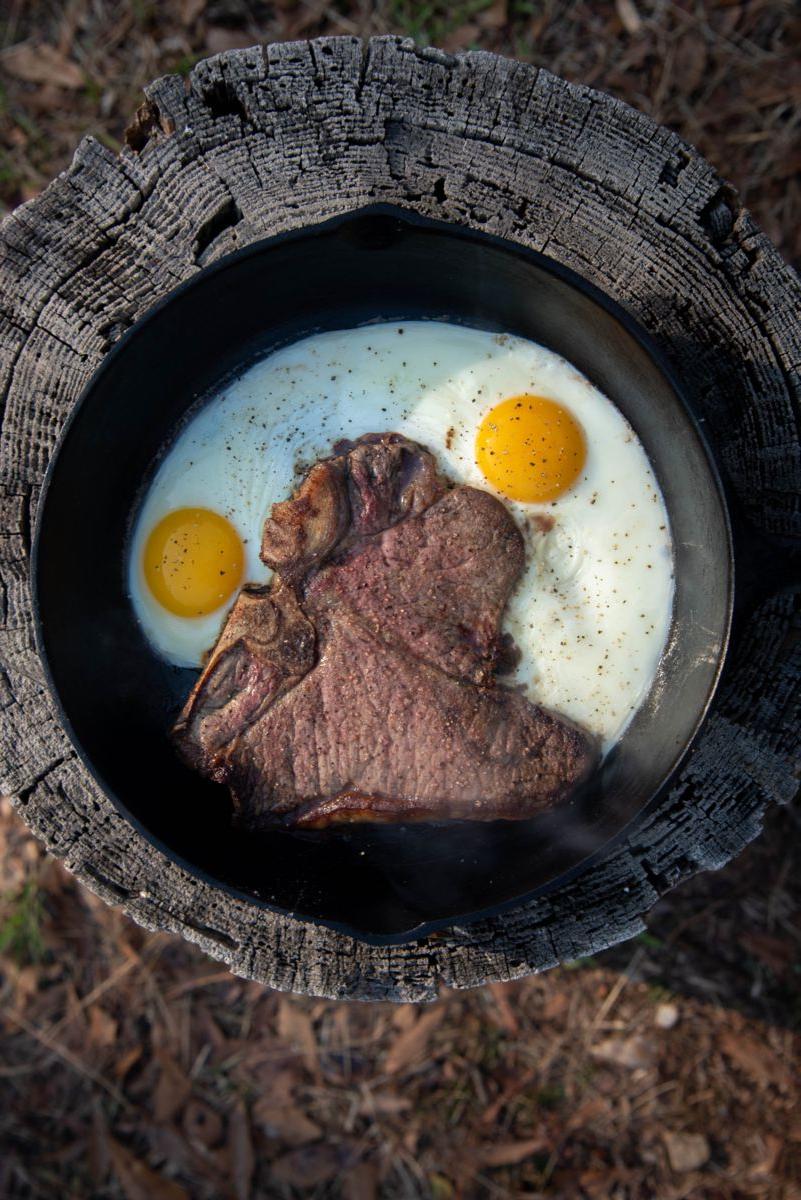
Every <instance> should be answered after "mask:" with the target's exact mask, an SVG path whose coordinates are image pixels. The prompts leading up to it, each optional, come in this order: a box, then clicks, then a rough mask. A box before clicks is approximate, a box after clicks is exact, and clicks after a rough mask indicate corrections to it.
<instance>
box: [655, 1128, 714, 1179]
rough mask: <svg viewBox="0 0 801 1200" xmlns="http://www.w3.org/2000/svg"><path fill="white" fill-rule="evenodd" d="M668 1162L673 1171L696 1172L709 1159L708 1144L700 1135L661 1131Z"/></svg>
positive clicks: (667, 1130) (668, 1130)
mask: <svg viewBox="0 0 801 1200" xmlns="http://www.w3.org/2000/svg"><path fill="white" fill-rule="evenodd" d="M662 1140H663V1142H664V1143H665V1149H666V1150H667V1156H668V1160H669V1161H670V1165H671V1167H672V1168H673V1170H674V1171H697V1170H698V1168H699V1167H702V1166H703V1165H704V1163H705V1162H707V1160H708V1159H709V1142H708V1141H707V1140H706V1138H705V1137H704V1135H703V1134H702V1133H674V1132H672V1131H671V1130H670V1129H663V1130H662Z"/></svg>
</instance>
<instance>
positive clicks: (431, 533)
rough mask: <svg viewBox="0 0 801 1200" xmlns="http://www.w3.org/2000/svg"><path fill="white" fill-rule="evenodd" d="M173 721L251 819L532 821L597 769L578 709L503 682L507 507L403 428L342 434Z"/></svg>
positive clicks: (182, 744)
mask: <svg viewBox="0 0 801 1200" xmlns="http://www.w3.org/2000/svg"><path fill="white" fill-rule="evenodd" d="M262 558H263V559H264V561H265V562H266V563H268V564H269V565H270V566H272V567H273V569H274V570H275V572H276V574H275V578H274V581H273V584H272V586H271V587H265V588H244V589H243V591H242V593H241V594H240V596H239V599H238V600H237V602H236V604H235V605H234V607H233V609H232V610H231V613H230V614H229V617H228V620H227V622H226V624H225V627H224V629H223V631H222V634H221V635H220V638H219V640H218V642H217V645H216V646H215V648H214V650H213V651H212V654H211V656H210V659H209V662H208V664H207V666H206V668H205V670H204V671H203V673H202V675H201V677H200V679H199V680H198V683H197V685H196V687H195V688H194V690H193V692H192V694H191V696H190V697H189V699H188V701H187V703H186V706H185V708H184V711H183V712H182V714H181V717H180V719H179V721H178V723H177V725H176V727H175V731H174V732H175V738H176V742H177V744H178V746H179V748H180V750H181V752H182V754H183V755H184V757H185V758H186V759H187V761H188V762H190V763H191V764H192V765H193V766H194V767H196V768H197V769H198V770H199V771H201V772H202V773H203V774H205V775H208V776H210V777H211V778H213V779H216V780H218V781H219V782H223V783H226V784H227V785H228V786H229V788H230V789H231V793H232V796H233V799H234V803H235V809H236V814H237V819H238V821H239V823H240V824H241V825H243V826H245V827H247V828H262V827H265V826H267V825H271V824H275V823H277V822H280V823H284V824H287V825H293V826H297V827H307V828H317V827H321V826H324V825H328V824H331V823H333V822H342V821H355V820H373V821H376V820H377V821H402V820H423V819H428V820H431V819H439V820H442V819H448V818H450V819H453V818H458V819H467V820H492V819H497V818H521V817H528V816H532V815H534V814H535V813H537V812H539V811H541V810H542V809H543V808H546V807H549V806H551V805H552V804H554V803H556V802H557V801H558V800H560V799H562V798H563V797H565V796H566V795H567V794H568V793H569V792H570V790H571V789H572V788H573V787H574V786H575V785H576V784H577V783H578V782H580V781H581V780H582V779H583V778H584V777H585V776H586V775H587V773H588V772H589V770H590V768H591V766H592V764H593V762H594V759H595V747H594V744H593V743H592V741H591V739H590V738H589V737H588V736H587V735H586V734H585V733H584V732H583V731H581V730H580V729H578V728H577V727H576V726H575V725H573V724H572V723H571V722H569V721H567V720H565V719H564V718H561V717H558V716H557V715H555V714H554V713H551V712H548V711H547V710H545V709H543V708H540V707H538V706H537V705H534V704H531V703H529V702H528V701H527V700H526V699H525V698H524V697H523V696H522V694H521V693H520V692H517V691H513V690H511V689H510V688H507V687H504V686H503V685H501V684H498V683H497V682H496V681H495V676H496V672H497V671H498V669H499V664H500V663H501V662H502V661H503V659H504V658H505V657H506V656H507V653H508V647H507V646H505V644H504V641H503V639H502V638H501V636H500V634H499V629H500V623H501V619H502V616H503V612H504V609H505V607H506V603H507V601H508V598H509V595H510V593H511V591H512V588H513V587H514V585H515V582H516V581H517V578H518V576H519V574H520V571H521V569H522V566H523V543H522V539H521V536H520V533H519V531H518V529H517V527H516V525H515V523H514V521H513V520H512V518H511V516H510V515H509V513H508V511H507V510H506V508H505V507H504V505H503V504H501V503H500V501H498V500H496V499H495V498H494V497H492V496H490V495H489V493H487V492H482V491H478V490H476V489H475V488H469V487H457V488H454V489H453V490H451V491H448V490H446V488H445V485H444V483H443V481H442V479H441V478H440V477H439V476H438V474H437V471H436V467H435V464H434V460H433V458H432V456H431V455H430V454H429V453H428V452H427V451H426V450H424V449H423V448H422V447H420V446H417V445H415V444H414V443H412V442H409V441H407V440H406V439H405V438H402V437H400V436H399V435H397V434H370V435H367V436H366V437H363V438H360V439H359V440H358V441H356V442H343V443H339V444H338V445H337V446H336V447H335V454H334V456H333V457H332V458H330V459H327V460H324V461H322V462H319V463H317V464H316V465H315V466H314V467H312V469H311V470H310V471H309V473H308V475H307V476H306V479H305V480H304V482H303V483H302V484H301V486H300V488H299V489H298V491H297V492H296V494H295V496H294V497H293V499H291V500H288V501H286V502H284V503H282V504H276V505H275V506H274V508H273V513H272V516H271V518H270V519H269V520H268V521H267V522H266V523H265V528H264V537H263V541H262Z"/></svg>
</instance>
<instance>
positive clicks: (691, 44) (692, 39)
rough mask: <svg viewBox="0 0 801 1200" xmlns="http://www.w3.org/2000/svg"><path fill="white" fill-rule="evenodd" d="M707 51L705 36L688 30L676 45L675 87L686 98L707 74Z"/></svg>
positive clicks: (674, 62)
mask: <svg viewBox="0 0 801 1200" xmlns="http://www.w3.org/2000/svg"><path fill="white" fill-rule="evenodd" d="M706 63H707V50H706V42H705V41H704V37H703V34H701V33H699V32H698V31H697V30H693V29H688V30H687V32H686V33H684V34H682V36H681V37H680V38H679V40H678V42H677V43H676V53H675V57H674V59H673V73H674V86H675V87H676V88H677V89H678V90H679V91H680V92H682V93H683V94H684V95H685V96H689V95H691V94H692V93H693V92H694V91H695V90H696V89H697V88H698V87H699V85H700V84H701V83H702V82H703V80H704V76H705V74H706Z"/></svg>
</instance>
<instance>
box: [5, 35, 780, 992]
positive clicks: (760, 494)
mask: <svg viewBox="0 0 801 1200" xmlns="http://www.w3.org/2000/svg"><path fill="white" fill-rule="evenodd" d="M380 201H389V202H394V203H397V204H401V205H404V206H406V207H408V208H410V209H413V210H415V211H417V212H420V213H423V214H427V215H432V216H438V217H441V218H445V219H448V220H452V221H456V222H460V223H462V224H464V225H468V226H472V227H475V228H478V229H483V230H489V231H491V232H494V233H497V234H500V235H502V236H504V237H507V238H510V239H513V240H515V241H518V242H520V243H521V244H523V245H526V246H530V247H533V248H534V249H536V250H539V251H542V252H544V253H546V254H548V255H549V256H551V257H552V258H554V259H556V260H558V261H559V262H561V263H564V264H565V265H566V266H568V267H572V268H573V269H574V270H576V271H578V272H580V273H581V274H582V275H584V276H585V277H586V278H588V279H590V280H591V281H592V282H594V283H595V284H597V285H598V286H599V287H601V288H602V289H604V290H605V291H606V292H607V293H609V294H610V295H611V296H613V297H614V298H615V299H616V300H618V301H619V302H620V303H622V304H623V305H624V306H625V307H626V308H627V309H628V310H629V311H630V312H631V313H632V314H633V315H634V316H635V317H636V318H638V319H639V320H640V321H641V322H642V324H643V325H644V326H645V327H646V328H647V329H648V330H649V331H650V332H651V333H652V335H653V336H654V337H655V338H656V339H657V341H658V342H659V343H660V344H661V346H662V348H663V349H664V351H665V352H666V354H667V356H668V358H669V359H670V360H671V362H672V364H673V367H674V369H675V371H676V373H677V374H678V376H679V378H680V379H681V381H682V382H683V384H684V387H685V389H686V390H687V391H688V393H690V394H691V395H692V396H693V398H694V400H695V402H696V404H697V406H699V408H700V410H701V411H702V412H703V414H704V417H703V419H704V422H705V425H706V429H707V432H708V434H709V435H710V437H711V438H712V439H713V440H714V442H715V444H716V446H717V448H718V451H719V453H720V456H721V461H722V466H723V470H724V473H725V476H726V479H727V484H728V487H729V489H730V492H731V495H732V496H733V497H734V500H735V503H736V504H737V505H738V507H739V508H740V509H741V515H742V519H743V521H744V522H746V523H747V525H748V527H749V528H750V529H751V530H752V532H753V535H754V539H753V540H754V545H758V546H760V547H762V549H763V551H764V552H765V553H766V555H767V557H769V558H771V559H773V560H776V561H785V560H786V561H787V562H794V563H797V562H798V556H797V551H798V549H799V546H801V486H799V485H800V484H801V451H800V450H799V435H798V426H797V421H798V400H799V390H800V389H799V378H798V364H799V362H801V337H800V333H801V330H800V328H799V315H798V314H799V312H801V289H799V284H798V280H797V279H796V277H795V276H794V274H793V273H792V271H791V270H790V269H789V268H788V267H787V266H786V265H785V264H784V263H783V261H782V259H781V258H780V256H779V254H778V253H777V252H776V250H775V249H774V248H773V247H772V245H771V243H770V242H769V241H768V240H767V238H766V237H765V236H764V235H763V234H762V232H761V231H760V230H759V229H758V228H757V227H756V226H755V224H754V222H753V221H752V219H751V217H750V216H749V214H748V213H747V212H746V211H745V210H743V208H742V207H741V206H740V204H739V202H738V200H737V196H736V194H735V192H734V191H733V189H732V188H731V187H729V186H728V185H727V184H725V183H724V182H722V181H721V179H720V178H719V177H718V176H717V175H716V173H715V172H714V170H713V169H712V168H711V166H710V165H709V164H708V163H707V162H706V161H705V160H704V159H702V158H701V157H700V156H699V155H698V154H697V153H696V152H695V151H694V150H693V149H692V148H691V147H689V146H688V145H686V144H685V143H684V142H682V141H681V140H680V139H679V138H678V137H677V136H676V135H674V134H673V133H671V132H669V131H668V130H666V129H664V128H661V127H659V126H657V125H655V124H654V123H653V122H652V121H651V120H650V119H649V118H647V117H645V116H644V115H642V114H641V113H638V112H636V111H635V110H633V109H631V108H629V107H628V106H626V105H624V104H622V103H620V102H619V101H617V100H615V99H613V98H612V97H610V96H607V95H604V94H602V93H599V92H596V91H593V90H592V89H589V88H586V87H579V86H575V85H572V84H568V83H566V82H565V81H563V80H561V79H559V78H556V77H555V76H553V75H550V74H549V73H548V72H547V71H544V70H541V69H536V68H534V67H531V66H527V65H524V64H520V63H516V62H512V61H509V60H506V59H503V58H499V57H497V56H495V55H493V54H488V53H469V54H464V55H457V56H450V55H447V54H444V53H442V52H440V51H437V50H420V49H418V48H416V47H415V46H414V45H413V43H412V42H411V41H409V40H402V39H396V38H377V39H374V40H372V41H370V42H369V43H366V44H365V43H362V42H361V41H359V40H358V39H356V38H333V39H320V40H316V41H312V42H309V43H306V42H296V43H287V44H283V45H270V46H257V47H254V48H252V49H248V50H236V51H232V52H230V53H226V54H221V55H218V56H216V57H214V58H210V59H208V60H206V61H204V62H201V63H199V64H198V65H197V66H196V67H195V68H194V70H193V71H192V73H191V76H190V77H189V79H188V81H186V84H185V81H184V80H183V79H180V78H178V77H177V76H167V77H165V78H163V79H159V80H156V81H155V82H154V83H153V84H151V85H150V87H148V88H147V89H146V103H145V104H144V105H143V107H142V108H141V109H140V111H139V114H138V117H137V119H136V120H135V122H134V125H133V126H132V129H131V131H130V132H129V138H128V145H127V146H126V148H125V149H124V150H123V151H122V153H121V154H120V156H119V157H117V156H116V155H114V154H113V153H111V152H110V151H109V150H108V149H106V148H105V147H104V146H102V145H101V144H100V143H99V142H97V141H96V140H94V139H93V138H91V137H89V138H85V139H84V140H83V141H82V142H81V144H80V146H79V147H78V150H77V152H76V154H75V157H74V160H73V162H72V165H71V166H70V167H69V169H68V170H66V171H65V172H64V173H63V174H62V175H60V176H59V177H58V178H57V179H56V180H55V181H54V182H53V183H52V184H51V185H50V186H49V187H48V188H47V190H46V191H45V192H44V193H43V194H42V195H41V196H39V197H38V198H37V199H35V200H33V201H31V202H29V203H27V204H24V205H22V206H21V207H20V208H19V209H17V210H16V211H15V212H14V213H13V214H11V215H10V216H9V217H8V218H6V220H5V222H4V223H3V225H2V228H1V229H0V285H1V286H0V379H1V380H2V383H1V384H0V395H2V397H3V410H2V427H1V429H0V462H1V463H2V483H1V484H0V506H1V507H2V525H1V526H0V535H1V537H2V541H1V542H0V547H1V549H0V639H2V640H1V642H0V738H1V739H2V743H1V745H2V779H0V786H2V787H3V789H4V791H6V792H7V793H9V794H11V795H12V796H13V798H14V802H15V804H16V807H17V810H18V811H19V813H20V814H21V815H22V817H23V818H24V819H25V821H26V822H27V823H28V825H29V826H30V827H31V829H32V830H33V831H34V832H35V833H36V834H37V836H38V837H40V838H41V839H42V841H43V842H44V843H45V844H46V846H47V847H48V849H49V850H50V851H51V852H52V853H53V854H55V855H57V856H58V857H60V858H61V859H63V861H64V863H65V864H66V866H67V867H68V868H69V869H70V870H71V871H72V872H74V874H75V875H76V876H77V877H78V879H80V880H81V881H82V882H83V883H85V884H86V885H87V886H88V887H90V888H91V889H92V890H93V891H95V892H96V893H97V894H98V895H100V896H102V897H103V898H104V899H105V900H107V901H108V902H109V903H112V904H117V905H119V906H120V907H121V908H122V909H123V910H124V911H125V912H126V913H128V914H129V915H130V916H131V917H133V918H134V919H135V920H136V921H138V922H139V923H140V924H142V925H144V926H145V927H147V928H149V929H164V930H171V931H174V932H177V933H180V934H182V935H183V936H185V937H187V938H190V939H191V940H192V941H195V942H197V943H198V944H199V945H200V946H202V947H203V949H204V950H205V951H207V952H208V953H209V954H211V955H212V956H214V957H216V958H218V959H221V960H223V961H224V962H226V963H227V964H228V965H229V966H230V967H231V969H232V970H233V971H235V972H236V973H238V974H240V975H243V976H246V977H250V978H252V979H257V980H261V981H263V982H264V983H267V984H269V985H271V986H272V987H275V988H280V989H285V990H292V991H297V992H307V993H312V994H315V995H319V996H326V997H335V998H346V997H348V998H354V999H381V1000H385V999H389V1000H399V1001H400V1000H403V1001H419V1000H431V999H434V998H435V997H436V996H437V994H438V991H439V988H440V987H441V986H442V985H446V986H450V987H470V986H474V985H477V984H482V983H486V982H488V981H493V980H508V979H514V978H518V977H520V976H523V975H527V974H530V973H532V972H536V971H541V970H544V969H546V968H548V967H550V966H552V965H554V964H556V963H558V962H560V961H564V960H566V959H574V958H577V957H579V956H583V955H591V954H593V953H594V952H596V951H598V950H600V949H602V948H604V947H607V946H609V945H612V944H614V943H616V942H619V941H621V940H623V939H625V938H628V937H631V936H633V935H634V934H636V933H637V932H639V931H640V930H642V929H643V928H644V925H643V915H644V914H645V913H647V911H648V910H649V909H650V908H651V907H652V905H653V904H654V902H655V901H656V900H657V898H658V897H659V896H660V894H662V893H664V892H665V891H667V890H668V889H670V888H672V887H673V886H675V884H676V883H678V882H679V881H680V880H682V879H685V878H687V877H688V876H690V875H692V874H693V873H695V872H697V871H699V870H701V869H709V868H717V867H720V866H721V865H723V864H724V863H725V862H727V861H728V860H729V859H730V858H731V857H732V856H733V855H736V854H737V853H738V852H739V851H740V850H742V848H743V847H744V846H745V845H746V844H747V843H748V842H749V841H751V840H752V839H753V838H754V837H756V836H757V834H758V833H759V831H760V829H761V827H762V822H763V818H764V815H765V812H766V811H767V809H768V808H769V807H770V806H771V805H773V804H776V803H786V802H789V801H790V800H791V799H792V798H793V796H794V795H795V792H796V787H797V768H798V760H799V741H800V740H801V739H800V738H799V732H798V731H799V715H801V714H799V711H798V710H799V700H798V687H797V683H798V679H799V675H800V674H801V637H800V636H799V633H801V619H800V618H799V608H800V607H801V606H800V605H799V593H801V587H800V586H799V575H798V574H797V573H796V576H795V578H793V575H792V573H791V572H788V573H787V574H786V576H785V577H784V578H783V579H781V580H780V581H779V583H778V584H776V588H777V589H778V590H774V591H773V593H772V594H763V595H762V596H761V597H758V598H757V601H756V603H755V606H754V607H753V608H752V611H751V612H750V613H749V614H747V615H746V617H745V618H744V619H743V622H742V627H741V629H740V631H739V634H738V637H737V639H736V646H735V650H734V654H733V660H732V662H731V663H730V667H729V670H728V672H727V676H726V679H725V681H724V685H723V688H722V690H721V692H720V694H719V698H718V701H717V703H716V705H715V708H714V712H713V714H712V715H711V717H710V719H709V720H708V723H707V724H706V726H705V728H704V732H703V734H702V737H701V739H700V741H699V743H698V745H697V748H696V750H695V751H694V753H693V754H692V756H691V757H690V759H689V761H688V762H687V764H686V766H685V767H684V769H683V770H682V772H681V775H680V777H679V778H678V780H677V782H676V784H675V787H674V788H673V789H672V791H671V793H670V795H669V796H668V798H667V799H666V800H665V801H664V802H663V803H661V804H660V805H659V807H658V808H657V810H656V811H652V812H651V813H650V814H649V815H648V816H647V817H646V818H645V819H643V820H641V821H640V822H639V823H638V825H637V826H636V828H634V829H633V831H632V832H630V833H629V835H628V836H627V837H626V838H624V839H622V840H621V841H620V842H619V843H618V844H617V845H616V846H615V847H614V848H613V849H612V850H611V851H610V852H608V853H607V854H606V855H605V856H604V857H603V858H602V860H601V861H600V862H598V863H597V864H596V865H595V866H594V867H592V868H591V869H589V870H587V871H585V872H584V873H583V874H581V875H579V876H578V878H575V879H574V880H573V881H572V882H570V883H568V884H566V885H565V886H563V887H561V888H560V889H559V890H557V891H554V892H552V893H551V894H549V895H547V896H545V897H542V898H540V899H537V900H536V901H534V902H531V903H529V904H525V905H521V906H519V907H517V908H516V909H514V910H513V911H511V912H508V913H506V914H505V915H503V916H500V917H493V918H491V919H485V920H480V921H478V922H476V923H473V924H470V925H469V926H459V925H455V926H454V927H452V928H451V929H449V930H447V931H446V932H444V933H440V934H439V935H435V936H430V937H428V938H426V939H421V940H418V941H412V942H409V943H407V944H404V945H399V946H398V945H396V946H374V945H369V944H366V943H363V942H360V941H355V940H352V939H351V938H349V937H347V936H344V935H343V934H341V933H338V932H334V931H332V930H330V929H327V928H323V927H319V926H315V925H312V924H310V923H304V922H302V921H299V920H295V919H292V918H288V917H284V916H279V915H276V914H274V913H272V912H270V911H266V910H265V909H264V908H263V907H260V906H258V905H256V904H255V903H249V902H247V901H245V900H240V899H236V898H232V897H230V896H229V895H227V894H226V893H224V892H222V891H219V890H215V889H214V888H212V887H210V886H209V885H207V884H205V883H203V882H201V881H200V880H198V879H196V878H194V877H193V876H191V875H189V874H188V873H187V872H186V871H184V870H183V869H181V868H180V867H178V866H177V865H175V864H174V863H172V862H170V861H169V860H167V859H166V858H165V857H164V856H162V855H161V854H159V853H158V852H156V851H155V850H154V848H153V847H152V846H151V845H150V843H149V842H147V841H146V840H145V839H144V838H143V837H141V836H140V835H139V834H138V833H136V832H135V831H134V830H133V829H132V828H131V827H130V826H129V825H128V824H126V822H125V821H124V820H123V819H122V817H121V816H120V815H119V814H118V813H117V812H116V810H115V809H114V808H113V807H112V805H111V804H110V802H109V801H108V800H106V799H105V798H104V796H103V795H102V794H101V793H100V792H99V790H98V788H97V786H96V785H95V784H94V782H93V781H92V779H91V778H90V776H89V775H88V774H87V772H86V770H85V769H84V768H83V767H82V765H81V764H80V762H79V761H78V760H77V758H76V756H75V753H74V751H73V749H72V748H71V746H70V743H69V741H68V739H67V736H66V734H65V732H64V731H63V729H62V728H61V727H60V725H59V723H58V720H57V718H56V716H55V713H54V711H53V708H52V705H51V703H50V700H49V698H48V695H47V693H46V692H45V690H44V688H43V680H42V672H41V667H40V663H39V661H38V659H37V655H36V652H35V649H34V641H33V634H32V617H31V600H30V591H29V580H28V569H29V553H30V540H31V529H32V524H33V517H34V514H35V509H36V503H37V498H38V495H39V491H40V487H41V482H42V478H43V475H44V472H45V468H46V466H47V463H48V460H49V458H50V455H51V453H52V449H53V446H54V443H55V441H56V438H57V436H58V433H59V430H60V428H61V426H62V424H63V422H64V419H65V418H66V416H67V415H68V413H69V411H70V409H71V407H72V406H73V404H74V403H75V401H76V399H77V397H78V396H79V394H80V392H81V390H82V388H83V387H84V385H85V383H86V381H87V380H88V378H89V377H90V375H91V374H92V373H93V371H94V370H95V369H96V367H97V366H98V364H99V363H100V361H101V360H102V358H103V356H104V354H105V353H106V352H107V351H108V349H109V348H110V346H111V345H112V344H113V343H114V342H115V341H116V340H117V338H118V337H119V336H120V335H121V333H122V332H124V331H125V329H127V328H128V327H129V326H130V325H131V324H132V322H133V321H135V320H136V319H137V317H138V316H140V315H141V314H142V313H144V312H145V311H146V310H147V309H148V308H149V307H150V306H151V305H152V304H153V303H154V302H155V301H156V300H158V299H159V298H160V297H161V296H163V295H164V293H166V292H168V291H169V290H170V289H172V288H173V287H174V286H175V285H177V284H178V283H180V282H182V281H183V280H185V279H187V278H189V277H190V276H192V275H193V274H194V273H195V272H196V271H197V270H198V269H199V268H200V267H201V266H203V265H204V264H205V263H207V262H211V261H214V260H215V259H217V258H219V257H221V256H222V255H224V254H226V253H227V252H229V251H231V250H233V249H235V248H236V247H239V246H242V245H245V244H247V243H248V242H251V241H253V240H255V239H257V238H261V237H264V236H267V235H269V234H273V233H276V232H279V231H281V230H285V229H293V228H296V227H298V226H300V225H303V224H308V223H312V222H316V221H319V220H322V219H324V218H326V217H329V216H333V215H335V214H337V213H340V212H344V211H347V210H350V209H354V208H358V207H360V206H363V205H365V204H369V203H373V202H380Z"/></svg>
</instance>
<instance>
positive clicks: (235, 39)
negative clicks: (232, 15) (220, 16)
mask: <svg viewBox="0 0 801 1200" xmlns="http://www.w3.org/2000/svg"><path fill="white" fill-rule="evenodd" d="M253 42H254V38H253V35H252V34H250V33H245V32H244V31H243V30H241V29H228V28H227V27H226V26H225V25H209V27H208V29H207V30H206V52H207V53H208V54H223V53H224V52H225V51H226V50H246V49H247V48H248V47H249V46H252V45H253Z"/></svg>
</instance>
